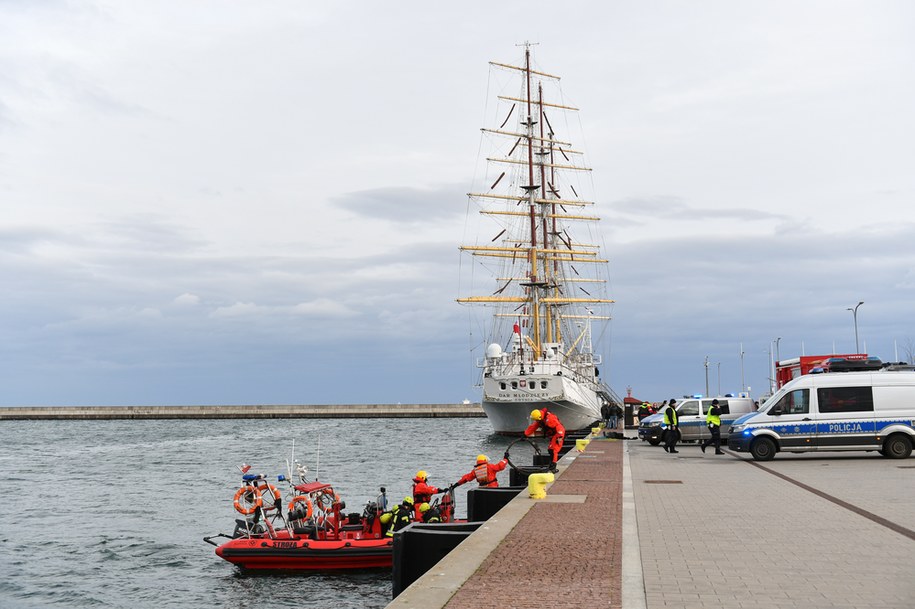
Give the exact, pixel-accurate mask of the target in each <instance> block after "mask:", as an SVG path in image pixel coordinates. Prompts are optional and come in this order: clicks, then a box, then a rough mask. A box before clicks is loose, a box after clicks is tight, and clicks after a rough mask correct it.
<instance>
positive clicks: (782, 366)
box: [775, 353, 867, 389]
mask: <svg viewBox="0 0 915 609" xmlns="http://www.w3.org/2000/svg"><path fill="white" fill-rule="evenodd" d="M833 358H844V359H846V360H848V361H857V360H862V361H863V360H866V359H867V353H846V354H835V353H834V354H832V355H801V356H800V357H792V358H791V359H783V360H781V361H779V362H775V386H776V389H778V388H780V387H781V386H782V385H784V384H785V383H787V382H788V381H790V380H792V379H796V378H797V377H799V376H801V375H803V374H810V371H811V370H813V369H814V368H821V367H823V365H824V364H825V363H826V362H827V360H830V359H833Z"/></svg>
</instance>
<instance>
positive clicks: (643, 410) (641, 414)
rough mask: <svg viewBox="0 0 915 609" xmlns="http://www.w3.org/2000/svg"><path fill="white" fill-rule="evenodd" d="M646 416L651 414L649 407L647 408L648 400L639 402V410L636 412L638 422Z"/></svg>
mask: <svg viewBox="0 0 915 609" xmlns="http://www.w3.org/2000/svg"><path fill="white" fill-rule="evenodd" d="M648 416H651V408H649V406H648V402H642V403H641V404H639V412H638V417H639V423H641V422H642V419H644V418H645V417H648Z"/></svg>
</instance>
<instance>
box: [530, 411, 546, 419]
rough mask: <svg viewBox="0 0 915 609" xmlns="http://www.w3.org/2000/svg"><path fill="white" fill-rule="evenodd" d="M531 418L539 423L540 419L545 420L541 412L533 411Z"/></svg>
mask: <svg viewBox="0 0 915 609" xmlns="http://www.w3.org/2000/svg"><path fill="white" fill-rule="evenodd" d="M531 418H532V419H534V420H535V421H539V420H540V419H542V418H543V413H542V412H540V411H539V410H532V411H531Z"/></svg>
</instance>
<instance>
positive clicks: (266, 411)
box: [0, 403, 486, 421]
mask: <svg viewBox="0 0 915 609" xmlns="http://www.w3.org/2000/svg"><path fill="white" fill-rule="evenodd" d="M484 416H486V415H485V414H484V413H483V409H482V408H481V407H480V404H478V403H474V404H302V405H277V404H259V405H250V406H30V407H7V408H3V407H0V421H2V420H6V421H11V420H41V419H45V420H52V419H57V420H66V419H72V420H93V419H101V420H110V419H332V418H365V419H371V418H379V419H380V418H448V417H452V418H453V417H484Z"/></svg>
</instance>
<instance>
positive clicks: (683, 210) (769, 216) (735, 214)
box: [610, 195, 789, 222]
mask: <svg viewBox="0 0 915 609" xmlns="http://www.w3.org/2000/svg"><path fill="white" fill-rule="evenodd" d="M610 206H611V207H612V209H613V210H614V211H616V212H618V213H624V214H629V215H633V216H637V217H639V216H650V217H652V218H669V219H673V220H694V221H705V220H720V221H728V220H735V221H738V222H748V221H764V220H775V221H786V220H788V219H789V216H787V215H785V214H779V213H772V212H767V211H765V210H761V209H753V208H740V207H729V208H728V207H725V208H720V209H718V208H701V207H694V206H690V205H688V204H687V203H686V201H684V200H683V199H682V198H680V197H673V196H664V195H657V196H653V197H629V198H626V199H620V200H618V201H614V202H612V203H611V204H610Z"/></svg>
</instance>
